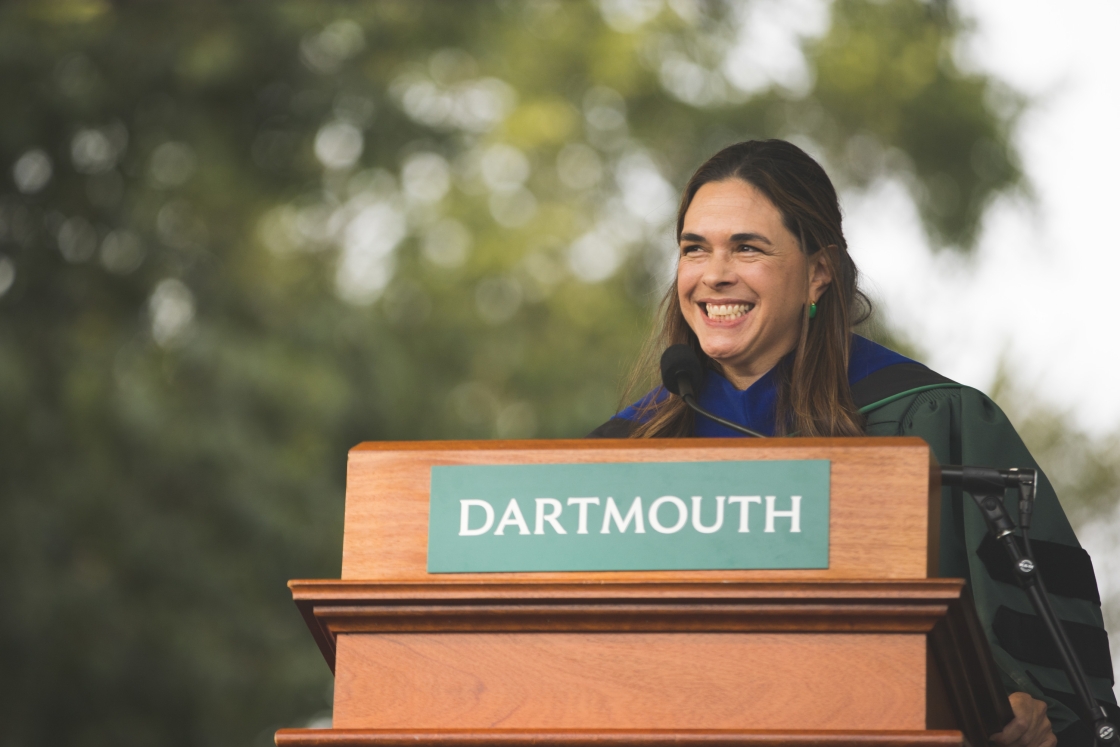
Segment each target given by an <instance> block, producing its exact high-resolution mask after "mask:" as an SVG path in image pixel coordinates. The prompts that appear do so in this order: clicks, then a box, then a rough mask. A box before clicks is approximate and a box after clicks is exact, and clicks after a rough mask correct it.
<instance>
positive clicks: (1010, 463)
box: [591, 336, 1120, 747]
mask: <svg viewBox="0 0 1120 747" xmlns="http://www.w3.org/2000/svg"><path fill="white" fill-rule="evenodd" d="M848 374H849V383H850V385H851V387H852V396H853V399H854V400H855V402H856V405H857V407H859V408H860V411H861V412H863V413H865V416H866V418H867V420H866V425H865V432H866V433H867V435H869V436H919V437H921V438H923V439H925V441H926V443H928V444H929V445H930V448H931V449H932V450H933V453H934V455H935V456H936V457H937V461H938V462H939V463H941V464H968V465H975V466H983V467H996V468H1000V469H1005V468H1010V467H1020V468H1033V469H1037V470H1039V479H1038V493H1037V496H1036V498H1035V508H1034V520H1033V522H1032V524H1031V544H1032V546H1033V548H1034V552H1035V557H1036V559H1037V560H1038V564H1039V568H1040V570H1041V573H1042V578H1043V581H1044V583H1045V584H1046V588H1047V591H1048V592H1049V593H1050V599H1051V601H1052V603H1053V605H1054V609H1055V610H1056V612H1057V613H1058V616H1059V617H1060V618H1061V619H1062V620H1063V621H1064V622H1065V628H1066V632H1067V633H1068V634H1069V637H1070V639H1071V640H1072V641H1073V645H1074V648H1075V649H1076V650H1077V652H1078V654H1079V655H1080V658H1081V662H1082V664H1083V665H1084V667H1085V670H1086V673H1087V674H1088V677H1089V681H1090V684H1091V687H1092V689H1093V694H1094V695H1095V696H1096V698H1097V700H1098V701H1100V702H1101V703H1102V705H1103V706H1104V708H1105V710H1106V711H1107V712H1108V714H1109V717H1110V718H1111V720H1112V721H1113V723H1120V709H1118V708H1117V707H1116V705H1115V703H1116V699H1115V696H1114V695H1113V692H1112V684H1113V671H1112V659H1111V656H1110V655H1109V647H1108V636H1107V633H1106V632H1105V630H1104V620H1103V617H1102V615H1101V606H1100V604H1101V602H1100V595H1099V593H1098V591H1097V583H1096V578H1095V576H1094V574H1093V565H1092V562H1091V560H1090V559H1089V555H1088V553H1086V552H1085V551H1084V550H1083V549H1082V548H1081V546H1080V544H1079V543H1078V541H1077V537H1076V536H1075V535H1074V533H1073V528H1072V527H1071V526H1070V523H1069V520H1068V519H1067V518H1066V515H1065V512H1064V511H1063V510H1062V506H1061V504H1060V503H1059V502H1058V498H1057V496H1056V495H1055V493H1054V489H1053V487H1052V486H1051V484H1050V481H1049V480H1048V479H1047V478H1046V475H1045V474H1044V473H1043V472H1042V471H1041V469H1039V467H1038V465H1037V464H1036V463H1035V460H1034V458H1033V457H1032V456H1031V455H1030V452H1028V451H1027V448H1026V446H1025V445H1024V444H1023V441H1022V439H1020V438H1019V434H1018V433H1016V432H1015V429H1014V428H1013V427H1012V425H1011V423H1010V422H1009V421H1008V419H1007V416H1005V415H1004V414H1003V412H1002V411H1001V410H1000V409H999V407H998V406H996V404H995V403H994V402H992V400H990V399H989V398H988V397H986V396H985V395H984V394H982V393H981V392H979V391H977V390H975V389H972V388H971V387H966V386H963V385H961V384H958V383H956V382H953V381H951V380H949V379H947V378H945V377H943V376H940V375H939V374H936V373H934V372H933V371H931V370H930V369H928V368H927V367H925V366H923V365H922V364H920V363H917V362H916V361H913V360H910V359H908V358H906V357H904V356H902V355H899V354H898V353H896V352H894V351H892V350H889V349H887V348H885V347H883V346H881V345H878V344H876V343H873V342H871V341H870V340H867V339H865V338H863V337H859V336H853V340H852V350H851V356H850V363H849V367H848ZM667 396H668V394H667V393H666V392H665V390H664V389H662V388H660V387H659V388H657V389H655V390H654V391H652V392H650V393H649V394H647V395H646V397H644V398H643V400H640V401H639V402H638V403H635V404H634V405H631V406H630V407H627V408H626V409H625V410H623V411H622V412H620V413H618V415H616V416H615V417H613V418H611V420H610V421H608V422H607V423H604V424H603V425H602V426H600V427H599V428H597V429H595V431H594V432H592V433H591V436H592V437H599V438H625V437H626V436H628V435H629V434H630V431H631V429H632V428H633V427H634V426H635V425H636V424H637V418H638V417H640V415H639V405H640V404H642V402H644V401H647V400H648V399H649V398H657V399H661V398H664V397H667ZM776 403H777V384H776V380H775V377H774V375H773V371H771V372H770V373H767V374H766V375H764V376H763V377H762V378H760V379H759V380H758V381H756V382H755V383H754V384H752V385H751V386H750V387H749V388H748V389H746V390H745V391H739V390H737V389H735V388H734V387H733V386H732V385H731V383H730V382H729V381H728V380H727V379H725V378H724V377H723V376H721V375H720V374H718V373H716V372H715V371H711V370H708V371H706V372H705V382H704V388H703V391H702V392H701V394H700V396H699V404H700V406H701V407H703V408H705V409H707V410H709V411H710V412H713V413H714V414H716V415H719V416H721V417H723V418H726V419H728V420H731V421H734V422H737V423H740V424H742V425H745V426H747V427H748V428H751V429H753V430H755V431H758V432H760V433H764V434H772V433H774V432H775V409H776ZM693 435H695V436H698V437H713V436H739V435H740V434H738V433H736V432H734V431H732V430H730V429H728V428H726V427H725V426H721V425H719V424H717V423H714V422H712V421H710V420H708V419H707V418H704V417H702V416H700V415H697V416H696V420H695V432H694V434H693ZM941 498H942V500H941V543H940V575H941V576H942V577H946V578H949V577H951V578H964V579H965V580H966V581H967V582H968V585H969V588H970V590H971V592H972V598H973V600H974V601H975V603H976V610H977V612H978V613H979V616H980V619H981V621H982V623H983V625H984V629H985V631H986V633H987V636H988V640H989V642H990V643H991V647H992V653H993V655H994V657H995V661H996V664H997V666H998V667H999V670H1000V675H1001V678H1002V679H1003V684H1004V687H1005V688H1006V689H1007V692H1008V693H1009V694H1010V693H1012V692H1026V693H1028V694H1030V695H1031V696H1032V697H1034V698H1037V699H1039V700H1044V701H1046V703H1047V704H1048V706H1049V709H1048V715H1049V717H1050V721H1051V724H1052V725H1053V728H1054V732H1055V734H1057V735H1058V741H1059V744H1060V745H1061V746H1062V747H1067V746H1072V745H1092V744H1093V741H1092V738H1091V733H1090V729H1089V727H1088V726H1087V725H1086V724H1085V723H1084V722H1083V721H1080V720H1079V719H1078V718H1077V716H1076V713H1077V712H1078V711H1079V710H1080V706H1079V705H1078V704H1077V699H1076V698H1075V696H1074V695H1073V694H1072V693H1071V689H1072V688H1071V687H1070V684H1069V682H1068V680H1067V679H1066V676H1065V674H1064V672H1062V670H1061V664H1060V662H1059V659H1058V652H1057V649H1056V648H1055V647H1054V646H1053V644H1052V643H1051V642H1050V639H1049V637H1048V636H1047V633H1046V629H1045V627H1044V626H1043V623H1042V621H1041V620H1040V619H1039V618H1038V617H1037V616H1036V615H1035V614H1034V609H1033V608H1032V607H1031V605H1030V602H1029V601H1028V599H1027V597H1026V595H1025V594H1024V593H1023V591H1022V590H1021V589H1020V588H1019V587H1018V585H1017V584H1016V581H1015V576H1014V573H1013V571H1012V569H1011V564H1010V561H1008V560H1007V557H1006V555H1005V554H1004V551H1003V548H1002V547H1000V546H999V545H998V544H997V543H996V542H995V540H993V539H992V538H991V537H990V536H989V535H988V528H987V525H986V524H985V522H984V519H983V517H982V516H981V515H980V512H979V510H978V509H977V508H976V506H975V504H974V503H973V501H972V499H971V498H970V497H969V496H966V495H964V494H963V493H962V492H961V490H960V489H956V488H943V489H942V495H941ZM1005 503H1006V505H1007V507H1008V510H1009V511H1010V513H1011V515H1012V517H1013V518H1014V517H1017V514H1018V500H1017V494H1015V495H1012V496H1010V497H1008V498H1006V499H1005Z"/></svg>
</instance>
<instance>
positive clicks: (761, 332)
mask: <svg viewBox="0 0 1120 747" xmlns="http://www.w3.org/2000/svg"><path fill="white" fill-rule="evenodd" d="M677 237H678V244H679V254H678V264H677V277H676V280H675V282H674V283H673V285H672V287H671V288H670V289H669V291H668V293H666V295H665V298H664V300H663V301H662V316H663V323H662V325H661V328H660V329H659V330H658V331H657V332H656V333H655V334H654V336H653V337H651V339H650V340H649V341H648V342H647V344H646V348H645V351H644V354H643V359H642V362H641V363H640V364H639V366H638V367H637V368H636V370H635V372H634V375H633V377H632V382H631V386H630V387H629V389H630V390H631V391H632V390H633V389H634V388H635V386H637V385H638V382H641V381H644V380H646V377H647V376H648V375H649V373H650V372H655V371H656V370H657V367H658V363H657V361H658V358H659V356H660V354H661V351H662V350H663V349H664V348H666V347H667V346H669V345H674V344H679V343H685V344H688V345H689V346H691V347H692V349H693V351H694V352H695V353H696V354H697V356H698V357H699V358H700V360H701V362H702V363H703V364H704V365H705V368H706V369H707V370H708V377H707V381H706V382H705V387H704V392H703V393H702V395H701V397H702V399H703V400H704V403H705V404H706V405H710V406H712V407H714V408H715V411H716V412H717V413H719V414H729V415H730V417H729V419H731V420H734V421H736V422H742V421H743V420H744V419H745V420H747V421H749V422H747V423H745V425H748V426H749V427H751V428H753V429H755V430H758V431H760V432H762V433H766V434H786V433H797V434H799V435H804V436H855V435H860V434H862V432H863V427H862V417H861V416H860V413H859V412H858V410H857V407H856V404H855V402H854V401H853V399H852V392H851V384H853V383H854V382H853V381H849V369H850V368H851V365H850V364H851V363H852V361H851V360H850V358H851V354H852V353H853V352H856V353H857V354H858V357H859V361H857V365H856V370H857V371H858V372H859V373H860V374H869V373H871V371H872V370H873V369H878V368H882V367H884V366H885V365H887V364H890V363H900V362H903V361H905V360H906V359H904V358H902V356H899V355H897V354H895V353H893V352H891V351H888V350H887V349H886V348H881V347H879V346H876V345H873V344H872V343H870V342H868V341H866V340H862V338H859V339H858V340H857V342H856V345H855V348H853V345H852V333H851V328H852V326H853V325H855V324H858V323H859V322H861V321H863V320H864V319H865V318H866V317H867V315H868V313H869V312H870V304H869V303H868V301H867V298H866V297H865V296H864V295H863V294H862V293H861V292H860V291H859V289H858V287H857V278H858V271H857V270H856V266H855V263H854V262H853V261H852V259H851V257H850V256H849V255H848V246H847V242H846V241H845V240H844V233H843V230H842V228H841V221H840V206H839V202H838V200H837V197H836V190H835V189H834V188H833V186H832V182H831V181H830V180H829V178H828V175H827V174H826V173H825V172H824V169H822V168H821V167H820V165H819V164H818V163H817V162H816V161H814V160H813V159H812V158H810V157H809V156H808V155H807V154H806V153H805V152H804V151H802V150H801V149H800V148H798V147H797V146H795V145H792V144H791V143H787V142H785V141H782V140H766V141H749V142H745V143H739V144H737V145H733V146H730V147H729V148H725V149H724V150H722V151H720V152H719V153H717V154H716V155H715V156H713V157H712V158H711V159H709V160H708V161H707V163H705V164H704V165H703V166H701V167H700V168H699V169H698V170H697V172H696V173H695V174H694V175H693V177H692V179H690V180H689V182H688V185H687V186H686V187H685V190H684V196H683V197H682V199H681V206H680V210H679V212H678V215H677ZM810 317H812V320H811V319H810ZM939 378H940V377H939ZM744 407H745V408H746V409H743V408H744ZM709 409H710V408H709ZM620 420H621V421H624V422H616V423H614V425H613V426H611V428H610V431H611V432H610V433H609V434H608V433H601V434H600V435H630V436H635V437H649V436H686V435H701V436H703V435H713V436H714V435H730V433H731V432H730V431H728V430H726V429H723V428H722V427H721V426H718V425H715V424H712V423H696V422H695V421H694V417H693V414H692V411H691V410H690V409H688V408H687V407H686V406H685V404H684V402H683V401H682V400H680V399H679V398H677V397H669V396H667V394H666V393H665V392H664V391H663V390H658V391H655V392H652V393H651V394H650V396H647V397H646V398H644V399H642V400H641V401H639V402H638V403H637V404H636V405H634V406H633V407H631V408H628V409H627V410H625V411H623V412H622V413H620ZM620 427H623V428H625V430H626V432H625V434H624V433H621V432H619V428H620Z"/></svg>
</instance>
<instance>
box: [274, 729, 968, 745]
mask: <svg viewBox="0 0 1120 747" xmlns="http://www.w3.org/2000/svg"><path fill="white" fill-rule="evenodd" d="M276 744H277V747H417V745H425V746H426V747H490V746H491V745H493V746H494V747H647V746H648V747H739V746H742V747H964V745H966V744H967V743H966V742H965V741H964V737H963V736H962V734H961V733H960V732H959V731H903V730H886V731H837V730H832V731H810V730H798V731H786V730H765V731H754V730H752V731H745V730H657V731H654V730H631V729H611V730H597V731H586V730H526V729H486V730H471V729H281V730H280V731H278V732H276Z"/></svg>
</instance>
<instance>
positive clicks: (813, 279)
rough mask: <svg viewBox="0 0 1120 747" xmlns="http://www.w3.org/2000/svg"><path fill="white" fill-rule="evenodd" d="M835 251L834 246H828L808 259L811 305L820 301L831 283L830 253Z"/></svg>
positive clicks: (835, 247)
mask: <svg viewBox="0 0 1120 747" xmlns="http://www.w3.org/2000/svg"><path fill="white" fill-rule="evenodd" d="M836 249H837V246H836V244H829V245H828V246H826V247H825V248H824V249H822V250H821V251H819V252H817V253H816V254H814V255H813V256H811V257H809V300H810V301H812V302H813V303H816V302H817V301H819V300H821V296H822V295H823V294H824V292H825V289H826V288H828V286H829V284H830V283H831V282H832V253H833V252H834V251H836Z"/></svg>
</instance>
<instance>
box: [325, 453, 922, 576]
mask: <svg viewBox="0 0 1120 747" xmlns="http://www.w3.org/2000/svg"><path fill="white" fill-rule="evenodd" d="M760 459H766V460H773V459H785V460H791V459H828V460H830V461H831V462H832V469H831V499H830V503H831V519H830V543H829V544H830V546H829V567H828V569H827V570H786V571H776V570H765V571H641V572H633V571H629V572H579V573H517V574H507V573H489V574H429V573H427V570H426V568H427V543H428V498H429V490H430V485H431V468H432V467H433V466H436V465H464V464H575V463H588V462H666V461H681V462H688V461H721V460H760ZM933 464H934V463H933V457H932V455H931V453H930V451H929V447H928V446H927V445H926V443H925V442H924V441H922V440H921V439H918V438H843V439H777V438H776V439H736V438H731V439H717V438H709V439H700V440H698V439H653V440H650V439H641V440H638V439H625V440H613V439H608V440H603V439H587V440H570V441H561V440H557V441H446V442H397V443H388V442H376V443H365V444H361V445H359V446H357V447H355V448H354V449H352V450H351V452H350V458H349V463H348V471H347V480H346V516H345V534H344V538H343V550H342V578H343V579H352V580H381V581H408V582H411V581H435V580H439V581H446V580H451V581H455V582H469V581H471V580H478V579H480V578H486V579H491V580H493V579H507V580H511V581H516V580H522V581H527V582H539V581H541V580H578V579H603V580H607V579H614V580H623V579H650V580H670V579H673V580H682V579H690V578H694V579H704V578H707V579H712V578H720V579H736V580H750V579H757V580H763V579H811V578H821V579H843V578H864V579H867V578H882V579H918V578H927V577H929V576H932V575H935V574H936V568H937V533H938V521H937V519H938V518H939V517H940V510H939V503H938V502H939V496H940V490H939V488H940V485H939V482H938V480H937V479H936V478H931V475H935V474H936V470H932V469H931V467H932V466H933ZM931 516H932V517H933V518H934V520H933V521H930V517H931Z"/></svg>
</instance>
